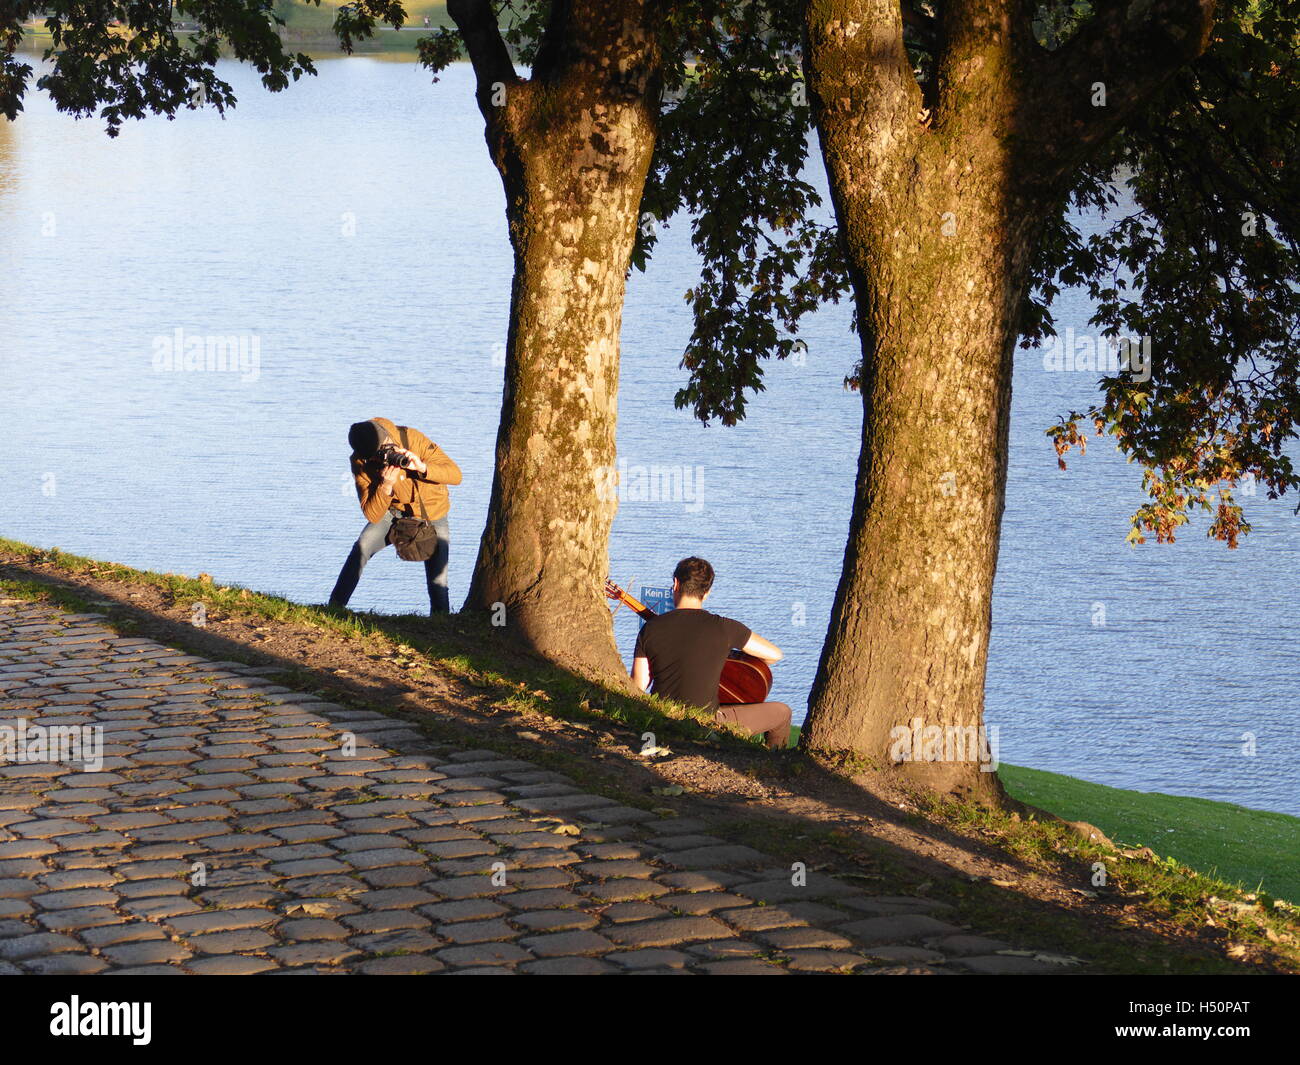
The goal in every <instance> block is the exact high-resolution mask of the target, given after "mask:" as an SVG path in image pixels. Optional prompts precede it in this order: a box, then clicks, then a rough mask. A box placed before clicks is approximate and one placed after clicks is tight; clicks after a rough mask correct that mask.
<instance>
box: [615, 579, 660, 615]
mask: <svg viewBox="0 0 1300 1065" xmlns="http://www.w3.org/2000/svg"><path fill="white" fill-rule="evenodd" d="M614 587H616V588H618V586H617V585H615V586H614ZM618 598H619V600H620V602H622V603H623V604H624V605H626V606H627V607H628V608H629V609H630V610H631V611H632V612H633V613H635V614H639V615H641V617H643V618H644V619H645V620H646V621H649V620H650V619H651V618H657V617H658V616H659V615H658V614H656V613H655V612H654V611H653V610H651V609H650V608H649V607H648V606H646V605H645V603H643V602H641V600H640V599H637V598H636V596H634V595H629V594H628V593H627V592H625V591H623V589H622V588H618Z"/></svg>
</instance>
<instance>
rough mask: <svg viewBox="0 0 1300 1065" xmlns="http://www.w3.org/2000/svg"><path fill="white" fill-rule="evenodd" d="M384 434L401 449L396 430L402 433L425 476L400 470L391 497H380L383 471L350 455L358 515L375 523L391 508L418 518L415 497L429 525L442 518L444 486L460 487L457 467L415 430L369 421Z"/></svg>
mask: <svg viewBox="0 0 1300 1065" xmlns="http://www.w3.org/2000/svg"><path fill="white" fill-rule="evenodd" d="M370 420H371V421H372V422H374V423H375V424H377V425H378V426H380V427H381V428H382V429H383V430H384V432H386V433H387V434H388V437H389V439H390V441H391V442H392V443H394V444H397V445H398V446H399V447H400V446H402V437H401V432H400V428H405V430H406V447H408V448H410V449H411V450H412V451H414V452H415V453H416V454H417V455H419V456H420V459H421V460H422V461H423V462H424V464H425V465H426V466H428V467H429V468H428V470H427V471H426V472H425V473H415V472H414V471H410V470H402V471H401V472H400V473H399V474H398V475H397V482H396V484H394V485H393V494H392V495H391V496H386V495H384V493H383V492H381V491H380V490H379V486H380V484H381V483H382V473H383V467H382V466H380V465H379V464H378V463H376V462H373V461H372V462H363V461H362V460H361V459H360V458H358V457H357V455H356V453H355V452H353V454H352V478H353V480H355V481H356V483H357V498H358V499H360V500H361V512H362V513H363V514H364V515H365V516H366V521H378V520H379V519H380V518H382V517H383V516H384V514H385V513H386V512H387V511H388V510H389V509H391V508H394V507H395V508H397V509H399V510H401V511H402V512H403V513H404V514H407V515H414V516H415V517H417V518H418V517H421V514H420V510H419V507H417V506H416V497H417V493H418V496H419V499H420V500H421V501H422V502H423V503H424V510H425V513H426V514H427V515H428V518H429V520H430V521H437V520H438V519H439V518H441V517H444V516H445V515H446V513H447V511H449V510H450V509H451V497H450V496H449V495H448V494H447V485H449V484H460V481H461V473H460V467H459V466H457V465H456V463H454V462H453V461H452V460H451V457H450V456H449V455H448V454H447V453H446V452H445V451H443V450H442V448H440V447H439V446H438V445H437V444H435V443H434V442H433V441H432V440H430V439H429V438H428V437H427V436H425V435H424V434H423V433H422V432H420V430H419V429H411V428H409V427H407V426H402V427H400V428H399V426H397V425H395V424H394V423H393V422H391V421H389V420H388V419H387V418H371V419H370Z"/></svg>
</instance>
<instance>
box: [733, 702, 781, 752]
mask: <svg viewBox="0 0 1300 1065" xmlns="http://www.w3.org/2000/svg"><path fill="white" fill-rule="evenodd" d="M715 716H716V717H717V719H718V720H719V721H729V722H731V724H733V725H739V726H740V727H741V728H743V729H745V730H746V731H747V732H749V733H750V734H751V735H752V734H753V733H755V732H761V733H763V740H764V742H765V743H766V744H767V747H768V750H772V751H780V750H784V749H785V747H786V745H787V744H788V743H789V742H790V708H789V707H788V706H786V705H785V703H737V704H735V705H733V706H723V707H719V709H718V712H717V714H716V715H715Z"/></svg>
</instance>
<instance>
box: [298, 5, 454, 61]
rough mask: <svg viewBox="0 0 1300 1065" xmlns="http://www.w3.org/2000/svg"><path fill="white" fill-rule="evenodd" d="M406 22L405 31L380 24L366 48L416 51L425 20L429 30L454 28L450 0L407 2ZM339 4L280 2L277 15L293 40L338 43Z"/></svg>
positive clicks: (423, 30)
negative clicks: (335, 21)
mask: <svg viewBox="0 0 1300 1065" xmlns="http://www.w3.org/2000/svg"><path fill="white" fill-rule="evenodd" d="M402 6H403V7H404V8H405V9H406V22H405V23H404V25H403V28H402V30H401V32H400V33H399V32H397V31H395V30H394V29H393V27H392V26H385V25H380V26H378V27H376V29H375V36H374V40H373V41H372V42H370V43H369V44H367V45H363V46H362V47H370V48H373V47H375V46H382V47H384V48H385V49H388V48H391V47H395V46H397V45H398V44H399V43H400V44H401V46H402V47H403V48H406V49H414V48H415V44H414V39H415V38H416V37H418V36H420V34H421V33H424V32H427V31H426V30H425V25H424V20H425V18H426V17H427V18H428V20H429V29H430V30H431V29H433V28H434V27H437V26H450V25H452V24H453V23H452V21H451V18H450V17H449V16H448V15H447V3H446V0H405V2H404V3H403V4H402ZM336 9H337V5H336V4H333V3H329V2H325V3H322V4H321V5H320V6H319V7H318V6H317V5H315V4H311V3H307V2H305V0H280V2H279V3H277V4H276V5H275V12H276V14H277V15H279V16H280V17H281V18H282V19H284V22H285V25H284V30H283V32H284V35H285V36H286V37H287V38H289V39H290V40H300V41H325V42H332V41H333V40H334V30H333V28H332V27H333V25H334V14H335V11H336ZM358 50H360V49H358Z"/></svg>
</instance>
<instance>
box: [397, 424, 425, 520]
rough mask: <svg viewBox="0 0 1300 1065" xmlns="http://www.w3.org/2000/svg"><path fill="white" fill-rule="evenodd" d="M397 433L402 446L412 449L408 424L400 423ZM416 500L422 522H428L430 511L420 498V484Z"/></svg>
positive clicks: (417, 486) (416, 487) (417, 488)
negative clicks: (408, 437) (407, 433)
mask: <svg viewBox="0 0 1300 1065" xmlns="http://www.w3.org/2000/svg"><path fill="white" fill-rule="evenodd" d="M397 435H398V436H399V437H400V438H401V441H402V447H403V448H405V449H406V450H407V451H410V450H411V445H410V444H409V443H408V442H407V439H406V426H405V425H399V426H398V427H397ZM411 480H413V481H414V480H415V478H414V477H412V478H411ZM415 502H416V504H417V505H418V506H419V508H420V520H421V521H422V522H425V523H426V524H427V523H428V521H429V512H428V511H426V510H425V509H424V500H423V499H421V498H420V486H419V484H416V486H415Z"/></svg>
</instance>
